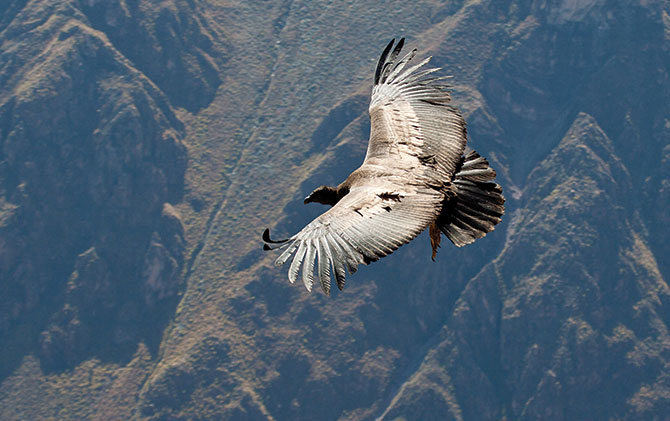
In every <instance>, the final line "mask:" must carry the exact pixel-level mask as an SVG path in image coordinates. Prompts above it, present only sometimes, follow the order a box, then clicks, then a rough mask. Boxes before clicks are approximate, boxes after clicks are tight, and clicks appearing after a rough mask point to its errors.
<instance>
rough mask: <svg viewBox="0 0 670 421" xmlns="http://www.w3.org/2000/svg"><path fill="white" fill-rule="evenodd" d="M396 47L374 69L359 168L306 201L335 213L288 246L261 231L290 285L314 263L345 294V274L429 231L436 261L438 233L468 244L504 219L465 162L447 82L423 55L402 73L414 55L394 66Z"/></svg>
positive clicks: (326, 283)
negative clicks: (366, 135)
mask: <svg viewBox="0 0 670 421" xmlns="http://www.w3.org/2000/svg"><path fill="white" fill-rule="evenodd" d="M394 45H395V47H394ZM403 45H404V38H403V39H401V40H400V41H399V42H398V43H397V44H395V40H392V41H391V42H390V43H389V44H388V45H387V46H386V48H385V49H384V52H383V53H382V55H381V57H380V59H379V62H378V64H377V68H376V70H375V76H374V87H373V89H372V99H371V101H370V107H369V113H370V140H369V143H368V150H367V153H366V155H365V160H364V161H363V164H362V165H361V166H360V167H359V168H358V169H357V170H355V171H354V172H352V173H351V174H350V175H349V177H347V179H346V180H344V181H343V182H342V183H341V184H340V185H339V186H337V187H328V186H321V187H319V188H317V189H315V190H314V191H313V192H312V193H311V194H310V195H308V196H307V197H306V198H305V203H310V202H317V203H323V204H328V205H331V206H332V207H331V208H330V209H329V210H328V211H326V212H324V213H323V214H321V215H320V216H319V217H318V218H316V219H315V220H314V221H312V222H311V223H309V224H308V225H307V226H306V227H305V228H303V229H302V230H301V231H300V232H299V233H297V234H295V235H294V236H292V237H291V238H289V239H287V240H282V241H273V240H271V239H270V234H269V231H268V230H266V231H265V232H264V233H263V240H264V241H265V242H266V245H265V249H266V250H270V249H274V248H280V249H284V251H283V253H282V254H281V255H280V256H279V258H278V259H277V260H276V262H275V264H276V265H277V266H279V265H282V264H284V263H286V262H287V261H288V260H289V259H290V258H291V257H293V260H292V262H291V265H290V267H289V272H288V277H289V281H290V282H291V283H293V282H295V280H296V278H297V276H298V273H299V272H300V269H301V268H302V280H303V283H304V284H305V287H306V288H307V290H310V291H311V289H312V286H313V283H314V265H315V262H316V263H318V264H317V271H318V275H319V281H320V284H321V288H322V289H323V291H324V292H325V293H326V294H329V293H330V282H331V275H330V273H331V269H332V272H333V274H334V276H335V280H336V282H337V286H338V287H339V288H340V289H342V288H344V282H345V275H346V271H348V272H349V273H354V272H356V269H357V267H358V265H359V264H361V263H363V264H368V263H370V262H374V261H376V260H378V259H379V258H381V257H384V256H386V255H388V254H390V253H392V252H393V251H395V250H396V249H397V248H398V247H400V246H401V245H403V244H405V243H408V242H409V241H411V240H412V239H413V238H414V237H416V236H417V235H418V234H419V233H420V232H421V231H423V230H424V229H426V228H428V227H430V239H431V245H432V247H433V256H432V257H433V259H434V258H435V255H436V253H437V248H438V247H439V245H440V237H441V235H442V234H445V235H446V236H447V238H449V239H450V240H451V241H452V242H453V243H454V244H455V245H456V246H459V247H460V246H464V245H466V244H470V243H472V242H473V241H475V240H476V239H478V238H481V237H483V236H484V235H486V233H488V232H490V231H492V230H493V229H494V228H495V225H496V224H497V223H498V222H500V220H501V217H502V215H503V213H504V202H505V199H504V197H503V195H502V188H501V187H500V186H499V185H498V184H496V183H495V182H493V179H494V178H495V175H496V174H495V171H494V170H493V169H492V168H491V167H489V163H488V162H487V161H486V159H485V158H483V157H481V156H479V154H477V152H474V151H471V152H469V153H467V154H465V155H464V153H465V147H466V142H467V133H466V128H465V121H464V120H463V117H462V116H461V114H460V112H459V111H458V110H457V109H456V108H454V107H452V106H451V105H449V102H450V100H451V99H450V96H449V90H448V85H446V84H444V82H443V81H444V79H446V77H444V76H442V77H434V76H433V75H432V74H433V73H434V72H436V71H437V70H439V69H438V68H433V69H427V70H423V69H422V67H423V66H424V65H425V64H427V63H428V61H429V60H430V57H428V58H427V59H424V60H423V61H421V62H419V63H418V64H416V65H414V66H410V67H408V65H409V63H410V61H411V60H412V59H413V58H414V56H415V54H416V49H414V50H412V51H410V52H409V53H408V54H407V55H405V56H404V57H403V58H402V59H400V60H397V59H398V56H399V54H400V51H401V50H402V47H403ZM269 244H276V246H274V248H273V246H271V245H269Z"/></svg>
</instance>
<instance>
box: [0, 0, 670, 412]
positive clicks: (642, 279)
mask: <svg viewBox="0 0 670 421" xmlns="http://www.w3.org/2000/svg"><path fill="white" fill-rule="evenodd" d="M669 16H670V9H669V8H668V5H667V2H662V1H658V0H647V1H640V2H635V1H629V2H606V1H590V0H588V1H571V0H511V1H493V0H475V1H460V0H457V1H449V2H442V3H440V2H434V1H429V0H417V1H413V2H407V1H391V2H384V3H378V2H351V3H348V4H347V5H346V7H345V6H341V5H335V4H334V3H332V2H325V1H318V0H316V1H311V2H304V1H302V2H301V1H275V2H267V1H255V0H249V1H243V2H240V1H238V2H235V1H218V0H208V1H203V0H200V1H199V0H160V1H145V0H120V1H114V2H108V1H102V0H98V1H94V0H82V1H74V0H62V1H48V2H47V1H44V0H33V1H27V0H10V1H6V2H0V42H2V48H0V188H1V191H0V193H1V194H0V287H1V288H2V294H0V343H1V344H2V346H0V418H2V419H26V418H28V419H51V418H56V419H89V418H96V417H97V418H104V419H182V418H185V419H305V420H312V419H318V420H336V419H347V420H348V419H378V418H381V419H388V420H394V419H408V420H409V419H421V420H430V419H438V420H443V419H455V420H461V419H495V420H500V419H508V420H511V419H522V420H523V419H577V420H590V419H610V418H611V419H624V420H638V419H663V417H664V416H665V414H667V413H670V399H669V398H668V396H669V394H668V390H670V382H669V381H668V379H670V370H669V369H668V367H670V362H668V349H670V345H669V344H670V340H669V339H668V334H667V331H668V329H667V327H668V323H670V301H669V292H668V287H667V284H668V283H667V279H668V273H669V271H670V266H669V264H670V260H669V259H667V258H666V257H665V256H667V255H668V254H669V253H670V249H668V244H670V242H669V241H668V239H669V238H670V237H669V234H668V233H669V232H670V230H669V227H670V224H669V223H668V222H670V221H669V220H668V218H669V217H668V215H669V214H670V213H668V212H667V208H668V206H669V205H670V202H669V200H670V193H669V192H670V184H669V183H670V181H669V180H670V148H669V147H668V144H669V140H668V139H670V109H669V105H668V104H670V101H668V98H670V52H669V51H668V49H669V48H670V43H669V42H668V41H669V40H670V17H669ZM400 36H406V37H407V43H408V46H411V47H414V46H416V47H417V48H418V56H420V57H425V56H428V55H431V56H433V59H432V63H434V64H435V65H437V66H440V67H443V69H444V70H442V71H440V73H438V74H440V75H453V79H450V80H449V81H448V82H449V83H452V84H453V85H454V86H453V92H452V97H453V104H454V105H455V106H457V107H459V108H460V109H461V110H462V111H463V115H464V116H465V118H466V120H467V122H468V135H469V141H470V146H471V147H472V148H474V149H475V150H477V151H478V152H479V153H481V154H482V155H483V156H485V157H487V158H488V159H489V161H490V162H491V163H492V166H493V167H494V168H495V169H496V171H497V173H498V176H497V180H498V182H499V183H500V184H501V185H502V186H503V189H504V194H505V196H506V198H507V202H506V215H505V216H504V218H503V221H502V222H501V224H499V225H498V226H497V227H496V230H495V231H494V232H492V233H490V234H489V235H487V236H486V238H483V239H481V240H478V241H477V242H475V243H474V244H473V245H470V246H467V247H463V248H459V249H457V248H455V247H452V246H451V245H450V244H449V243H448V242H444V241H443V243H442V247H441V248H440V250H439V253H438V256H437V261H436V262H435V263H433V262H432V261H431V260H430V252H431V248H430V244H429V241H428V238H427V236H419V237H418V238H417V239H416V240H415V241H413V242H412V243H411V244H408V245H406V246H403V247H401V248H400V249H399V250H397V251H396V252H394V253H393V255H391V256H389V257H387V258H384V259H382V260H380V261H379V262H376V263H374V264H372V265H370V266H366V267H363V266H361V267H360V268H359V271H358V272H357V273H356V274H355V275H353V276H349V277H347V285H346V288H345V290H344V292H339V291H333V294H332V295H331V296H330V297H328V298H326V297H325V296H323V295H322V294H320V293H318V292H316V293H312V294H307V293H305V292H304V291H303V289H302V286H300V285H290V284H289V283H288V281H287V280H286V271H285V268H284V269H283V270H278V269H277V268H275V267H274V266H273V264H272V262H273V260H274V258H276V255H272V254H271V253H268V252H263V250H262V249H261V244H260V234H261V233H262V232H263V230H264V229H265V228H266V227H270V228H271V229H272V230H273V232H276V233H277V236H278V237H283V235H287V236H288V235H291V234H293V233H295V232H296V231H297V230H299V229H300V228H302V227H303V226H304V225H305V224H306V223H308V222H309V221H310V220H311V219H313V218H314V217H316V216H317V215H319V214H320V213H322V212H323V211H324V210H325V208H324V207H320V206H319V205H312V206H304V205H303V202H302V200H303V198H304V197H305V196H306V194H308V193H309V192H310V191H312V190H313V189H314V188H315V187H317V186H319V185H322V184H329V185H336V184H337V183H339V182H341V181H342V180H343V179H344V178H345V177H346V176H347V175H348V174H349V173H350V172H351V171H352V170H354V169H355V168H356V167H357V166H358V165H360V163H361V162H362V160H363V157H364V155H365V150H366V147H367V136H368V134H369V123H368V122H369V119H368V115H367V108H368V104H369V94H370V89H371V83H372V77H373V71H374V66H375V64H376V60H377V58H378V54H379V53H380V52H381V49H383V47H384V46H385V45H386V44H387V43H388V41H389V40H390V39H391V38H393V37H396V39H397V38H398V37H400ZM420 57H417V58H420ZM185 145H186V146H185ZM187 153H188V159H186V156H187ZM187 163H188V165H187ZM445 241H446V240H445Z"/></svg>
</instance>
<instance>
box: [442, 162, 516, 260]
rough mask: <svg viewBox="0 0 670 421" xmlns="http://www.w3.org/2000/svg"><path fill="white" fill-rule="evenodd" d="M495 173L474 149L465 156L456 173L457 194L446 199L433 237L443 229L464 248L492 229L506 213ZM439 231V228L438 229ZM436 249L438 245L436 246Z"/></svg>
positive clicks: (456, 243)
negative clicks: (495, 180)
mask: <svg viewBox="0 0 670 421" xmlns="http://www.w3.org/2000/svg"><path fill="white" fill-rule="evenodd" d="M495 177H496V172H495V170H494V169H493V168H491V167H490V166H489V163H488V161H487V160H486V158H484V157H482V156H479V154H478V153H477V152H475V151H471V152H469V153H468V154H467V155H466V156H464V157H463V161H462V164H461V168H460V169H459V171H458V172H457V173H456V175H455V176H454V181H453V186H454V188H455V193H456V196H455V197H452V198H450V199H448V200H447V202H446V203H445V204H444V207H443V208H442V213H441V214H440V216H439V217H438V219H437V221H435V225H434V226H432V227H431V234H432V235H431V238H433V237H434V235H437V236H438V241H437V243H438V245H439V231H441V232H443V233H444V234H445V235H446V236H447V237H448V238H449V240H451V242H452V243H454V245H456V246H458V247H462V246H464V245H466V244H470V243H472V242H474V241H475V240H476V239H478V238H482V237H483V236H485V235H486V234H487V233H488V232H491V231H493V229H494V228H495V226H496V224H497V223H498V222H500V220H501V217H502V215H503V213H505V206H504V204H505V197H504V196H503V195H502V187H500V185H498V184H496V183H495V182H493V180H494V179H495ZM438 230H439V231H438ZM433 248H434V250H433V252H435V251H436V249H437V247H435V246H434V247H433Z"/></svg>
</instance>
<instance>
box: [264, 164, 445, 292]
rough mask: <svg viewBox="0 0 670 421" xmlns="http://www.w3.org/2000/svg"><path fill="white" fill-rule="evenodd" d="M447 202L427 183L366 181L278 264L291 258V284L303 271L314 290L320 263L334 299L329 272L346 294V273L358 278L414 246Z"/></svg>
mask: <svg viewBox="0 0 670 421" xmlns="http://www.w3.org/2000/svg"><path fill="white" fill-rule="evenodd" d="M443 197H444V196H443V195H442V194H441V193H439V192H438V191H437V190H435V189H432V188H430V187H426V186H425V184H424V185H421V184H420V183H412V182H407V180H406V179H405V180H400V179H399V180H397V181H395V182H394V180H393V178H392V177H391V178H386V179H384V180H382V181H380V180H379V179H376V180H375V179H367V180H362V181H361V182H359V183H357V184H356V185H354V186H352V188H351V190H350V191H349V193H348V194H347V195H346V196H344V197H343V198H342V199H341V200H340V201H339V202H338V203H337V204H336V205H335V206H333V207H332V208H331V209H329V210H328V211H327V212H325V213H323V214H322V215H320V216H319V217H317V218H316V219H315V220H313V221H312V222H311V223H309V224H308V225H307V226H306V227H305V228H303V229H302V230H301V231H300V232H299V233H297V234H296V235H294V236H293V237H291V238H289V239H288V240H287V242H286V243H285V245H284V246H282V248H283V247H286V249H285V250H284V252H283V253H282V254H281V255H280V256H279V258H278V259H277V260H276V261H275V265H277V266H280V265H282V264H284V263H286V262H287V261H288V260H289V259H290V258H291V257H292V256H293V261H292V263H291V266H290V268H289V272H288V277H289V281H290V282H291V283H293V282H295V280H296V279H297V277H298V273H299V271H300V268H301V267H302V280H303V282H304V284H305V288H307V290H308V291H311V289H312V285H313V283H314V266H315V263H317V265H316V266H317V271H318V275H319V281H320V284H321V288H322V289H323V291H324V292H325V293H326V294H330V273H331V268H332V272H333V274H334V276H335V279H336V281H337V286H338V288H340V289H342V288H343V287H344V282H345V268H346V269H347V270H348V271H349V273H354V272H355V271H356V269H357V267H358V265H359V264H361V263H364V264H368V263H369V262H373V261H376V260H377V259H379V258H381V257H384V256H386V255H388V254H391V253H392V252H393V251H395V250H396V249H397V248H398V247H400V246H401V245H403V244H405V243H407V242H409V241H411V240H412V239H413V238H414V237H416V236H417V235H418V234H419V233H420V232H421V231H423V230H424V229H425V228H426V227H427V226H428V225H429V224H430V223H431V222H432V221H433V220H435V218H436V217H437V215H438V213H439V210H440V203H441V201H442V199H443ZM317 258H318V262H317Z"/></svg>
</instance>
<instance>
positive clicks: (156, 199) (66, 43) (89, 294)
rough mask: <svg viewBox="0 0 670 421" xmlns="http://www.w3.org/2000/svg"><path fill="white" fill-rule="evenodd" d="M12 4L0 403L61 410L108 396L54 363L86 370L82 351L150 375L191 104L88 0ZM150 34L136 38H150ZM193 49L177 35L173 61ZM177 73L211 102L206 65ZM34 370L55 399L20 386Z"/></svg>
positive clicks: (6, 35)
mask: <svg viewBox="0 0 670 421" xmlns="http://www.w3.org/2000/svg"><path fill="white" fill-rule="evenodd" d="M10 3H11V4H8V5H5V6H3V15H2V20H1V22H2V23H1V24H0V28H1V29H0V31H1V32H0V43H1V45H2V53H1V56H2V58H1V59H0V85H1V86H2V89H1V90H0V146H1V151H0V160H1V165H0V184H1V187H0V221H1V222H0V288H1V289H2V291H3V293H2V294H1V296H0V342H2V344H3V347H2V348H3V351H2V354H1V358H0V381H2V382H3V383H2V387H0V390H1V391H2V392H0V401H1V402H2V404H1V405H0V408H1V409H0V414H1V415H0V417H2V418H8V419H12V418H16V417H19V418H20V417H23V416H26V417H28V418H45V417H49V416H53V412H49V411H50V409H49V408H50V406H51V411H53V408H54V407H57V406H58V405H61V406H62V405H64V403H63V402H62V399H65V400H67V399H72V398H74V400H69V401H68V403H67V404H65V406H66V407H67V408H68V411H65V412H63V414H62V415H63V416H68V415H69V416H75V417H77V416H81V415H82V413H81V412H77V411H81V410H83V411H87V410H88V411H90V408H87V406H86V404H84V405H80V404H81V403H82V401H84V402H91V399H92V398H93V397H94V396H95V397H100V395H98V394H97V393H91V391H90V390H86V388H85V387H84V389H85V390H86V391H83V392H82V391H81V390H80V391H76V390H75V389H72V388H69V387H67V386H66V384H67V382H65V384H63V382H62V380H63V378H59V375H60V374H61V373H67V372H68V371H69V370H71V369H75V372H74V373H73V374H72V375H71V378H72V379H81V377H80V376H81V375H82V374H83V373H82V372H81V370H79V373H77V370H76V369H77V367H81V366H82V365H83V366H88V367H93V368H92V369H99V372H100V373H101V375H102V376H103V378H107V379H109V374H110V373H112V372H113V371H114V367H116V364H122V365H123V364H126V363H128V364H129V365H128V369H129V370H130V371H129V372H133V370H138V371H139V373H138V377H139V378H143V377H144V376H146V373H144V372H143V371H144V370H145V369H146V367H147V366H148V363H149V359H148V357H149V356H150V353H154V354H155V353H156V352H157V349H158V344H159V342H160V340H161V330H162V326H164V325H165V323H166V322H167V320H168V319H169V316H170V315H171V314H172V313H173V311H174V306H175V298H176V296H177V294H178V292H179V289H180V281H181V279H180V276H181V267H182V264H183V253H184V249H185V244H184V227H183V224H182V221H181V217H180V215H179V213H178V212H177V211H176V210H175V208H174V207H173V206H172V205H171V203H177V202H179V201H180V200H181V198H182V195H183V186H184V173H185V169H186V149H185V147H184V145H183V143H182V141H183V139H184V135H185V131H184V126H183V123H182V122H181V121H180V120H179V118H178V117H177V116H176V115H175V113H174V111H173V106H174V105H175V104H173V103H171V102H175V103H177V104H176V105H182V104H181V103H179V101H180V99H179V98H169V97H166V95H165V94H164V93H163V92H162V91H161V89H159V88H158V87H157V86H156V84H157V83H156V82H155V81H152V80H150V79H149V78H147V77H146V76H145V75H144V74H143V73H142V72H141V71H139V70H138V68H137V67H140V66H137V67H136V65H135V63H133V62H132V61H130V60H129V57H127V56H126V55H124V52H123V51H119V49H118V48H117V45H115V44H114V42H115V41H118V40H119V39H121V38H123V36H122V35H118V34H113V33H112V32H111V31H109V33H105V32H101V31H99V30H97V29H94V26H95V25H93V24H92V21H91V20H90V19H89V16H87V13H91V10H92V9H91V8H94V7H95V5H94V4H93V3H94V2H88V3H87V6H81V5H80V2H77V1H61V2H50V1H30V2H21V1H15V2H10ZM105 3H106V2H105ZM3 4H4V3H3ZM133 4H134V6H137V2H133ZM185 4H186V3H180V6H181V8H180V9H179V11H178V12H179V13H181V16H183V15H188V13H187V12H188V10H187V7H186V6H185ZM121 5H123V6H126V3H125V2H121ZM144 6H146V4H144ZM140 8H142V5H140ZM154 10H156V9H154ZM171 13H177V11H176V10H168V9H167V8H164V10H163V12H161V13H160V16H161V17H162V18H163V19H168V20H169V19H170V14H171ZM149 23H150V22H148V21H147V19H144V20H143V24H149ZM102 29H105V30H106V29H108V28H102ZM172 29H173V30H178V29H179V23H175V24H173V25H172ZM197 29H201V28H196V29H193V28H190V29H189V30H188V31H183V32H180V33H179V34H178V35H175V36H178V38H179V40H180V41H181V42H183V43H184V45H183V49H187V48H188V46H189V45H190V44H189V42H190V41H192V40H193V38H196V41H195V42H196V43H198V42H201V41H198V38H197V36H200V38H202V37H203V36H204V35H203V34H202V33H200V32H198V30H197ZM111 35H115V36H111ZM116 35H118V37H117V36H116ZM143 41H144V40H139V42H138V40H137V39H135V40H134V44H133V45H134V47H135V48H142V47H145V48H146V51H152V49H153V48H154V46H152V45H151V44H149V45H146V44H144V43H143ZM178 47H179V46H178ZM183 49H182V51H181V52H180V50H179V48H175V46H170V47H169V51H170V54H172V56H171V57H170V58H169V59H172V60H175V61H179V60H184V57H185V59H186V60H188V59H189V57H190V56H189V55H188V54H190V53H187V54H186V55H183V52H184V51H183ZM205 64H206V63H205ZM168 67H169V66H168ZM190 68H191V69H194V67H193V66H191V67H190ZM212 69H213V70H203V72H204V73H207V72H209V73H212V72H214V70H215V68H212ZM175 77H181V78H182V80H183V81H184V83H185V84H187V85H188V84H189V83H190V82H191V81H192V86H191V89H192V90H193V92H194V93H195V94H197V95H198V96H199V98H198V100H199V101H203V100H206V98H207V95H206V94H205V93H202V94H201V93H199V92H197V85H198V83H201V82H200V79H199V78H198V76H197V75H194V74H188V73H186V74H177V75H176V76H175ZM208 83H209V84H215V83H216V81H215V80H214V81H208ZM159 85H160V83H159ZM214 88H215V85H213V87H210V86H209V85H207V86H206V87H205V88H203V89H204V90H205V91H206V90H209V91H210V92H209V94H208V95H210V96H211V95H213V89H214ZM184 101H185V102H186V103H187V104H185V105H184V106H186V105H189V103H188V98H187V99H185V100H184ZM191 105H193V106H196V105H198V104H196V103H193V104H191ZM136 353H137V356H136V358H134V354H136ZM91 358H93V359H102V360H105V361H106V363H107V364H108V366H107V367H105V368H102V367H96V364H95V363H93V364H90V363H85V361H86V360H90V359H91ZM14 370H17V371H16V373H23V374H18V375H17V374H16V373H13V374H12V371H14ZM84 371H85V370H84ZM103 373H104V374H103ZM8 376H9V377H8ZM43 376H44V377H43ZM27 377H31V378H32V379H33V380H34V381H35V382H36V383H35V384H37V385H39V386H36V389H37V390H41V391H42V393H43V396H52V399H51V403H50V404H46V402H47V401H41V402H45V404H44V405H42V404H40V405H34V404H33V403H32V402H33V401H34V399H36V398H35V397H34V396H32V397H31V395H27V394H21V391H24V392H25V390H23V389H22V388H20V387H18V386H17V382H19V383H20V382H21V381H23V379H25V378H27ZM67 377H70V375H67V374H66V375H65V378H67ZM123 377H124V376H120V377H119V378H118V379H119V380H121V379H122V378H123ZM76 381H77V380H75V382H76ZM105 382H106V384H107V385H108V386H109V385H111V384H112V383H111V382H109V380H105ZM121 382H122V383H123V382H124V381H123V380H121ZM133 382H135V383H136V382H137V378H132V379H130V380H129V381H128V382H126V385H130V384H132V383H133ZM80 384H87V383H86V381H82V382H80ZM133 387H134V388H137V387H139V385H137V384H135V385H134V386H132V387H131V388H130V390H132V388H133ZM51 391H54V392H56V393H54V395H51V393H50V392H51ZM65 391H67V392H65ZM107 391H108V392H109V389H107ZM15 392H18V394H17V395H14V393H15ZM59 392H60V393H59ZM7 393H9V395H7ZM126 393H128V392H127V391H126ZM112 395H113V394H112ZM117 396H118V395H117ZM37 399H38V400H39V399H40V398H37ZM45 399H46V398H45ZM120 399H124V398H123V397H120ZM21 402H25V403H26V404H27V406H22V404H21ZM52 405H53V406H52ZM22 408H30V411H28V412H22V411H23V409H22ZM131 409H132V408H130V407H129V408H127V410H128V411H129V410H131ZM15 411H19V412H15ZM44 411H46V412H44ZM19 414H23V415H19ZM49 414H51V415H49ZM116 416H118V413H117V414H116Z"/></svg>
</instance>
